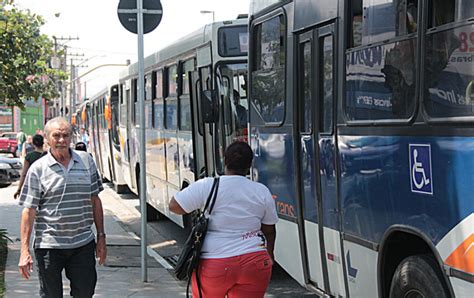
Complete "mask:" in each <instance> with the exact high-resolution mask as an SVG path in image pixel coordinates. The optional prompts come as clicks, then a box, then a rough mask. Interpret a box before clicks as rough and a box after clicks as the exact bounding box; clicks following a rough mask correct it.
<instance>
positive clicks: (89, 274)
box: [35, 241, 97, 298]
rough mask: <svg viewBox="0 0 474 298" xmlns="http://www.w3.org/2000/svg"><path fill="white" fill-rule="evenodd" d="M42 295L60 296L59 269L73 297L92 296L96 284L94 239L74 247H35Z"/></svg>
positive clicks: (60, 280) (60, 281) (61, 291)
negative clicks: (64, 273) (66, 280)
mask: <svg viewBox="0 0 474 298" xmlns="http://www.w3.org/2000/svg"><path fill="white" fill-rule="evenodd" d="M35 256H36V261H37V263H38V278H39V282H40V296H41V297H48V298H49V297H54V298H56V297H63V281H62V274H61V273H62V271H63V269H65V271H66V277H67V278H68V279H69V280H70V282H71V296H72V297H80V298H83V297H84V298H85V297H92V296H93V295H94V289H95V285H96V283H97V272H96V270H95V241H91V242H89V244H86V245H84V246H81V247H78V248H73V249H35Z"/></svg>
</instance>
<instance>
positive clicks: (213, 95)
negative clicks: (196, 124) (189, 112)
mask: <svg viewBox="0 0 474 298" xmlns="http://www.w3.org/2000/svg"><path fill="white" fill-rule="evenodd" d="M218 112H219V109H218V103H217V92H216V91H215V90H212V91H211V90H204V91H202V92H201V113H202V121H203V122H204V123H215V122H217V120H219V113H218Z"/></svg>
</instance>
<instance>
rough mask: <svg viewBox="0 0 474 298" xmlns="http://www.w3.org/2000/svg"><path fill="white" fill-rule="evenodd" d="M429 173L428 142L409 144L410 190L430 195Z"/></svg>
mask: <svg viewBox="0 0 474 298" xmlns="http://www.w3.org/2000/svg"><path fill="white" fill-rule="evenodd" d="M431 174H432V173H431V146H430V145H429V144H410V180H411V191H412V192H418V193H424V194H431V195H432V194H433V181H432V176H431Z"/></svg>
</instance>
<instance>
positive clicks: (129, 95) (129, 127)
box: [125, 79, 136, 190]
mask: <svg viewBox="0 0 474 298" xmlns="http://www.w3.org/2000/svg"><path fill="white" fill-rule="evenodd" d="M125 83H126V85H125V100H126V104H127V111H126V113H127V122H126V132H127V139H126V142H127V144H126V145H125V146H126V147H127V148H128V150H126V154H127V156H126V160H127V162H128V168H127V169H126V171H127V173H126V175H127V178H128V181H127V182H128V185H129V187H130V189H132V190H136V185H135V184H136V183H135V171H134V169H133V162H132V157H133V156H134V154H135V144H134V141H135V138H134V132H135V129H134V128H135V99H134V95H135V94H134V92H136V90H134V88H136V85H134V84H133V82H132V79H127V80H126V81H125Z"/></svg>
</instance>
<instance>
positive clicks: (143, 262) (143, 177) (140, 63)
mask: <svg viewBox="0 0 474 298" xmlns="http://www.w3.org/2000/svg"><path fill="white" fill-rule="evenodd" d="M137 10H138V12H137V31H138V32H137V33H138V34H137V37H138V87H137V89H138V101H139V106H140V142H139V144H140V181H139V182H140V188H139V196H140V211H141V214H142V216H141V220H142V221H141V269H142V281H143V282H147V281H148V276H147V275H148V270H147V269H148V268H147V263H146V254H147V231H146V222H147V218H146V215H147V214H146V192H147V191H146V183H145V181H146V170H145V167H146V157H145V145H146V139H145V92H144V91H145V90H144V87H145V82H144V77H145V70H144V68H145V67H144V58H143V56H144V51H143V0H137Z"/></svg>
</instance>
